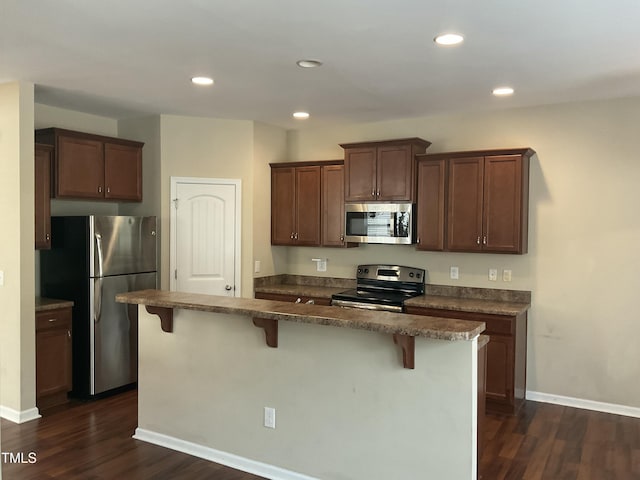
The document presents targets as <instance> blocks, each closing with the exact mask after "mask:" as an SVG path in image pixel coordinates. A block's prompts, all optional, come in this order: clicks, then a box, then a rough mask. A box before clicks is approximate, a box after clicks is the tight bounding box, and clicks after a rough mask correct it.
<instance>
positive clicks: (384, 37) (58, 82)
mask: <svg viewBox="0 0 640 480" xmlns="http://www.w3.org/2000/svg"><path fill="white" fill-rule="evenodd" d="M452 30H453V31H457V32H460V33H462V34H463V35H464V36H465V39H466V41H465V43H464V44H463V45H461V46H458V47H447V48H442V47H437V46H436V45H435V44H434V42H433V38H434V37H435V36H436V35H437V34H439V33H442V32H445V31H452ZM639 47H640V1H639V0H610V1H608V2H606V1H603V0H395V1H392V0H316V1H311V0H110V1H104V0H101V1H97V0H55V1H54V0H49V1H45V0H0V82H7V81H15V80H21V81H26V82H33V83H35V85H36V101H37V102H39V103H43V104H48V105H54V106H59V107H64V108H69V109H72V110H78V111H83V112H87V113H94V114H98V115H103V116H107V117H113V118H123V117H129V116H136V115H141V114H157V113H168V114H182V115H193V116H207V117H217V118H231V119H248V120H257V121H262V122H267V123H270V124H274V125H279V126H282V127H285V128H304V127H305V126H317V125H323V124H328V123H336V122H368V121H380V120H389V119H394V118H407V117H417V116H427V115H431V114H437V113H444V112H456V111H472V110H485V109H495V108H510V107H514V106H526V105H539V104H549V103H559V102H566V101H574V100H588V99H600V98H611V97H626V96H637V95H640V48H639ZM303 58H312V59H320V60H322V61H323V62H324V65H323V66H322V67H320V68H315V69H302V68H299V67H297V66H296V63H295V62H296V61H297V60H299V59H303ZM194 75H208V76H211V77H213V78H214V79H215V82H216V83H215V86H214V87H209V88H204V87H196V86H194V85H192V84H191V82H190V78H191V77H192V76H194ZM505 84H508V85H511V86H513V87H514V88H515V90H516V93H515V95H513V96H512V97H510V98H495V97H493V96H492V95H491V93H490V92H491V90H492V89H493V88H494V87H496V86H501V85H505ZM297 110H306V111H309V112H310V113H311V118H310V119H309V120H305V121H299V120H293V119H292V118H291V114H292V113H293V112H294V111H297Z"/></svg>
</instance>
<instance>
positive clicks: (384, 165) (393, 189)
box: [376, 145, 415, 202]
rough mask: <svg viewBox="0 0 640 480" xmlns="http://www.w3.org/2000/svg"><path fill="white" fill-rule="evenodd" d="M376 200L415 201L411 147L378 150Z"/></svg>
mask: <svg viewBox="0 0 640 480" xmlns="http://www.w3.org/2000/svg"><path fill="white" fill-rule="evenodd" d="M377 150H378V151H377V167H376V168H377V169H376V184H377V187H376V200H392V201H406V202H410V201H412V200H413V191H414V185H413V183H414V179H415V177H414V176H413V172H414V170H413V162H414V159H413V156H412V155H411V145H389V146H380V147H378V149H377Z"/></svg>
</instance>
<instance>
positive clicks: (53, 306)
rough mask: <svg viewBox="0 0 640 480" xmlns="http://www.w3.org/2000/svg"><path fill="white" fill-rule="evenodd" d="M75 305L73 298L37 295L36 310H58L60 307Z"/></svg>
mask: <svg viewBox="0 0 640 480" xmlns="http://www.w3.org/2000/svg"><path fill="white" fill-rule="evenodd" d="M69 307H73V302H72V301H71V300H57V299H55V298H45V297H36V312H45V311H47V310H57V309H59V308H69Z"/></svg>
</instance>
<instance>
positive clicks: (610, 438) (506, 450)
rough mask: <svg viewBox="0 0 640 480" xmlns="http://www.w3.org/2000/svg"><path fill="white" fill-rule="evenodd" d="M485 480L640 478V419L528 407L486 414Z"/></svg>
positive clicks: (537, 405)
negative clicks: (510, 414)
mask: <svg viewBox="0 0 640 480" xmlns="http://www.w3.org/2000/svg"><path fill="white" fill-rule="evenodd" d="M484 438H485V450H484V452H483V455H482V458H481V459H480V473H481V475H482V480H521V479H522V480H634V479H640V419H639V418H631V417H623V416H620V415H610V414H606V413H600V412H593V411H589V410H581V409H577V408H570V407H563V406H560V405H550V404H546V403H538V402H531V401H527V402H525V404H524V406H523V407H522V409H521V411H520V412H519V414H518V415H517V416H515V417H508V416H494V415H487V417H486V421H485V435H484Z"/></svg>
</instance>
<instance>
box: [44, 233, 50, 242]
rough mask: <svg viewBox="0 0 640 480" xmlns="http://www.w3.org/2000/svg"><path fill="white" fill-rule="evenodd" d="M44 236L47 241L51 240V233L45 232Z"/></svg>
mask: <svg viewBox="0 0 640 480" xmlns="http://www.w3.org/2000/svg"><path fill="white" fill-rule="evenodd" d="M44 238H45V240H46V241H47V242H48V241H49V240H51V234H49V233H47V234H46V235H45V236H44Z"/></svg>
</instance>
